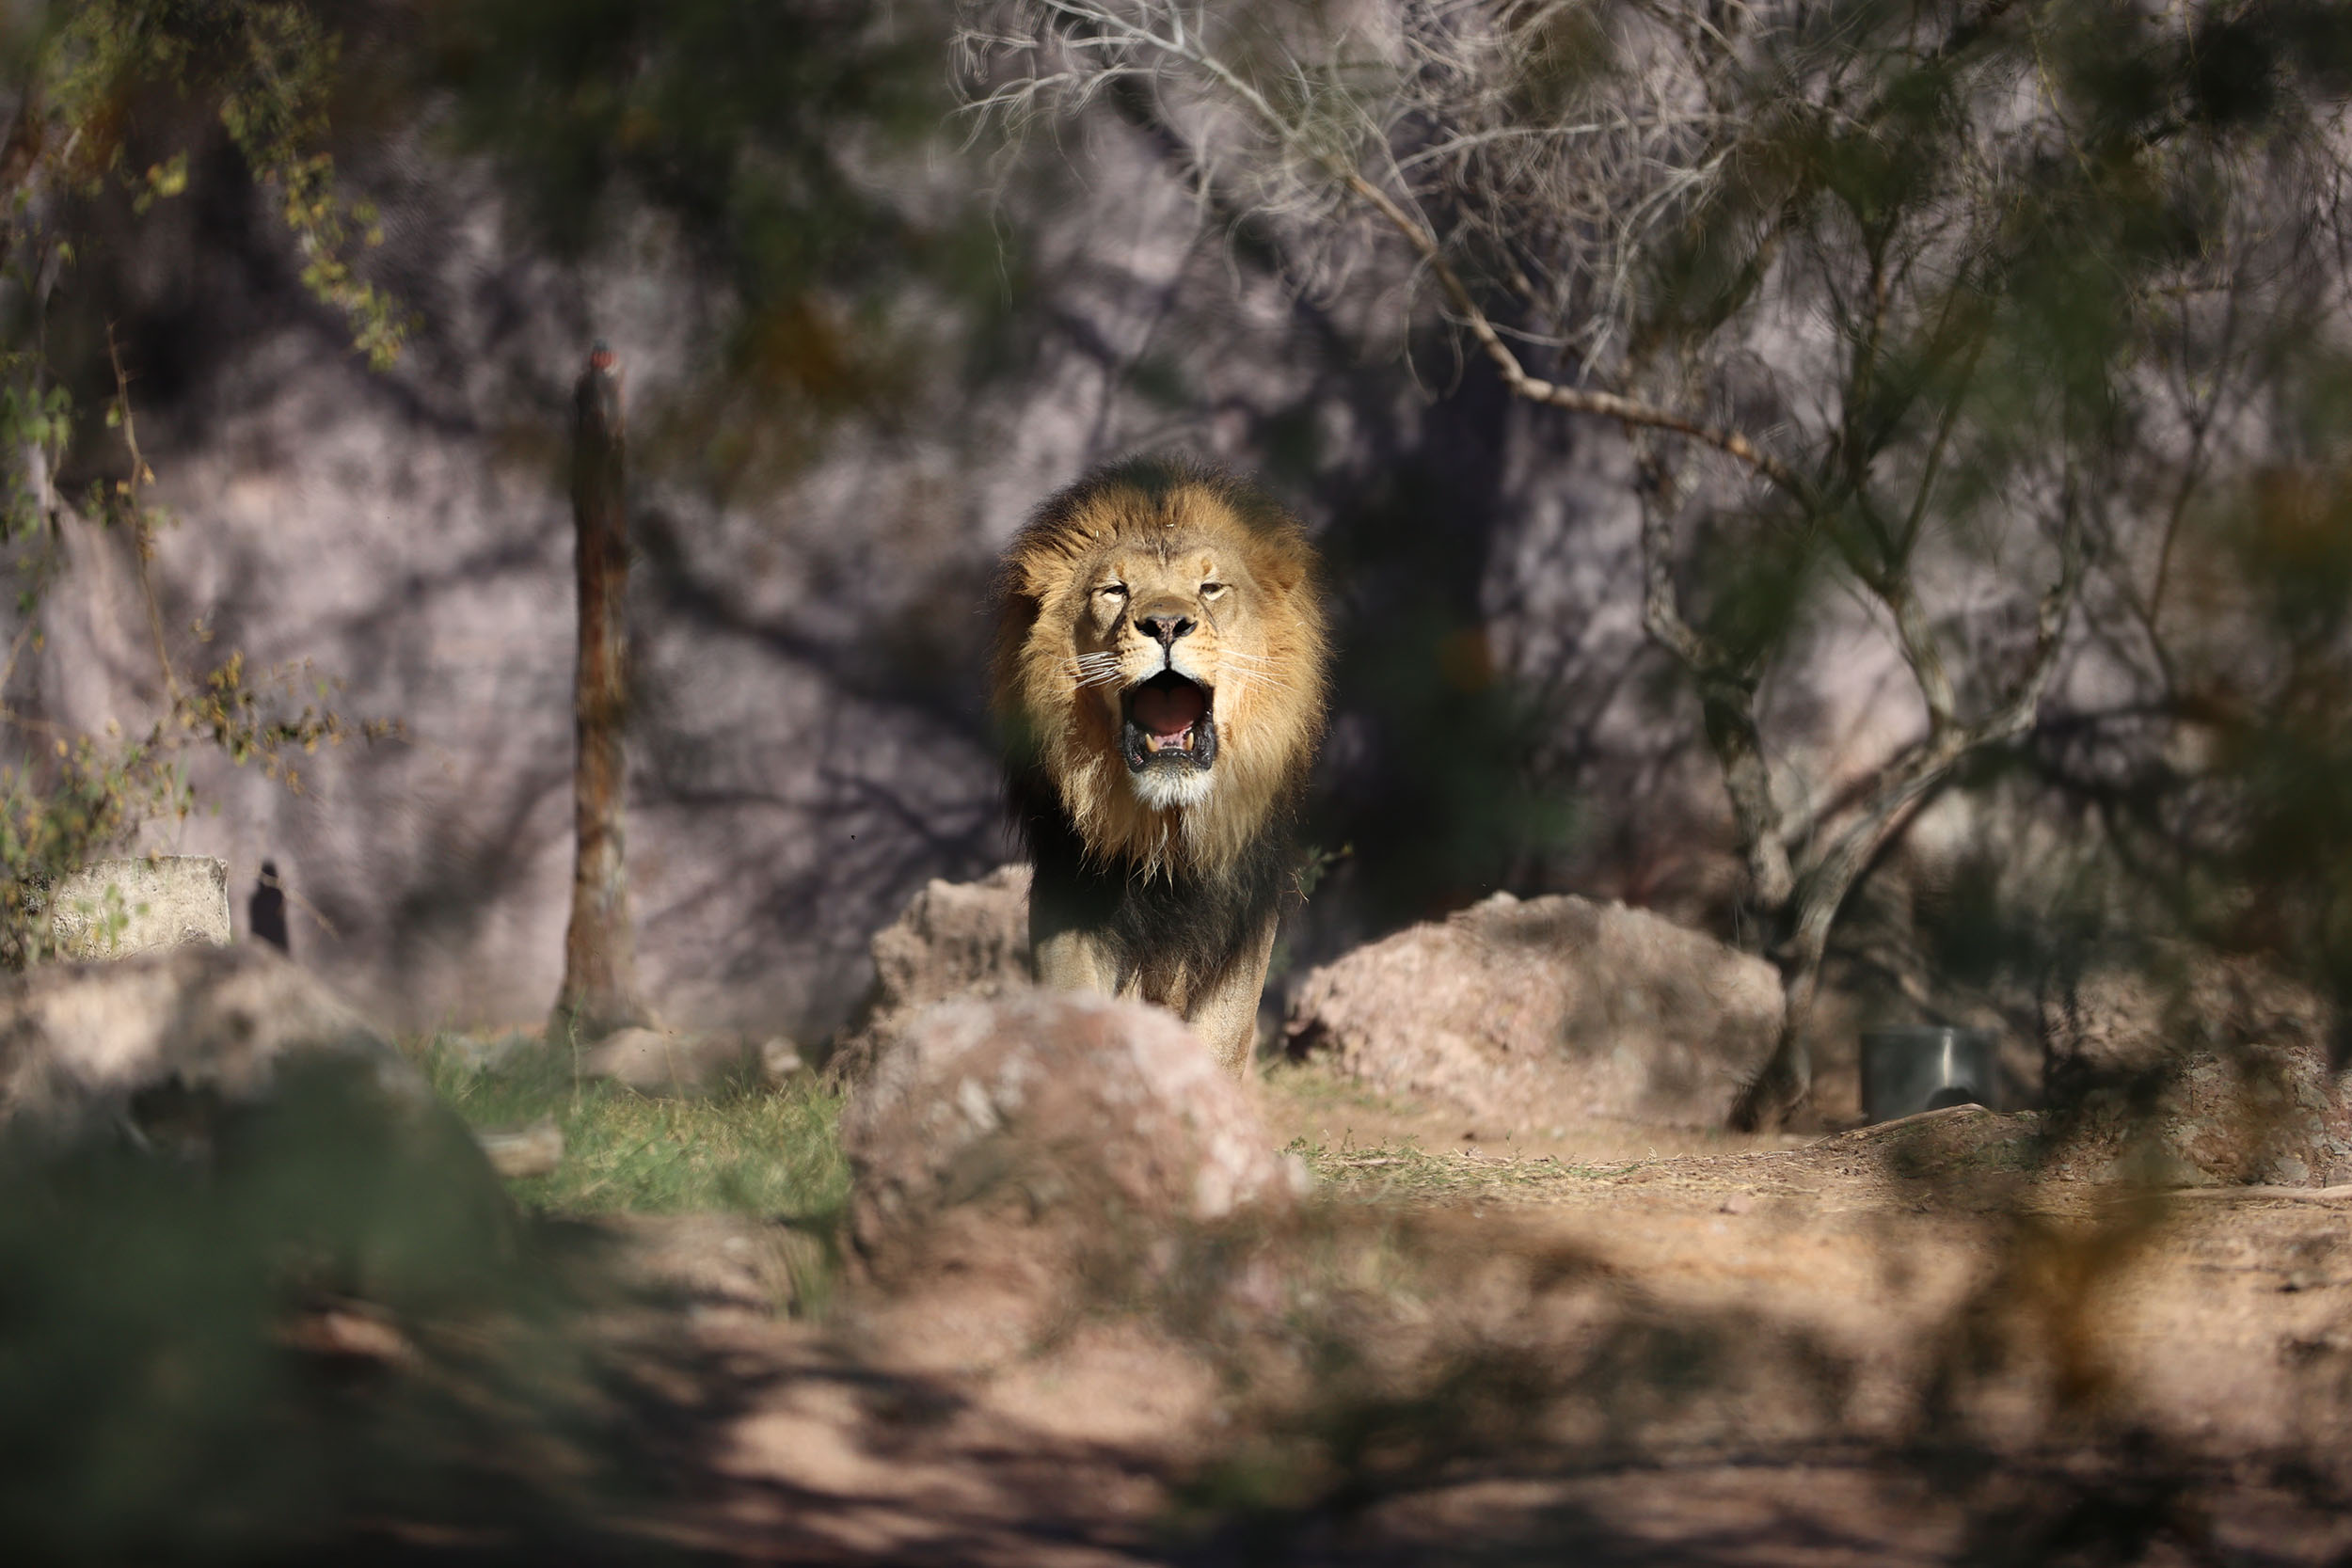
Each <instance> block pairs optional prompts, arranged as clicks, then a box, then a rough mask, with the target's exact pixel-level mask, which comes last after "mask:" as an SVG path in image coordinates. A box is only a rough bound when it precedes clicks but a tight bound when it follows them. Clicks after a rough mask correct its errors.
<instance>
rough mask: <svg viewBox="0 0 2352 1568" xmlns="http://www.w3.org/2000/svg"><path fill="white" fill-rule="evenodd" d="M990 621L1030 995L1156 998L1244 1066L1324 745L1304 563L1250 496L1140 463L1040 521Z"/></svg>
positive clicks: (1071, 493)
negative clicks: (1311, 776) (1022, 859)
mask: <svg viewBox="0 0 2352 1568" xmlns="http://www.w3.org/2000/svg"><path fill="white" fill-rule="evenodd" d="M996 610H997V621H996V626H997V632H996V653H995V661H994V670H993V705H994V707H995V711H996V716H997V721H998V723H999V725H1000V727H1001V730H1002V732H1003V735H1004V737H1005V742H1006V756H1005V763H1006V769H1005V771H1006V788H1007V797H1008V803H1009V806H1010V808H1011V811H1012V814H1013V818H1014V821H1015V825H1016V826H1017V827H1018V829H1019V830H1020V832H1021V834H1022V837H1023V839H1024V840H1025V843H1026V845H1027V848H1028V853H1029V861H1030V864H1031V866H1032V867H1033V877H1032V880H1031V883H1030V891H1029V942H1030V947H1031V950H1032V952H1033V953H1034V954H1035V956H1036V962H1037V974H1038V979H1039V982H1040V983H1041V984H1042V985H1044V986H1046V987H1047V988H1049V989H1052V990H1091V991H1099V992H1101V993H1103V994H1104V995H1108V996H1120V997H1137V998H1141V999H1142V1000H1144V1001H1147V1002H1155V1003H1158V1004H1159V1005H1161V1006H1165V1007H1168V1008H1169V1009H1171V1010H1172V1011H1174V1012H1175V1013H1177V1014H1178V1015H1179V1016H1181V1017H1182V1018H1183V1019H1184V1021H1185V1022H1187V1023H1189V1024H1190V1025H1191V1026H1192V1028H1193V1031H1194V1033H1195V1034H1197V1035H1198V1036H1199V1037H1200V1039H1201V1041H1202V1042H1203V1043H1204V1044H1205V1045H1207V1046H1208V1048H1209V1051H1210V1053H1211V1054H1213V1055H1214V1056H1215V1057H1216V1060H1217V1062H1218V1063H1219V1064H1220V1065H1221V1066H1223V1067H1224V1068H1225V1069H1227V1070H1229V1071H1232V1072H1233V1073H1235V1074H1241V1073H1245V1072H1247V1071H1248V1067H1249V1063H1250V1060H1251V1050H1250V1048H1251V1044H1252V1041H1253V1037H1254V1035H1255V1028H1256V1022H1257V1015H1258V1000H1259V997H1260V996H1261V995H1262V994H1263V991H1264V990H1265V975H1266V965H1267V963H1268V961H1269V960H1270V958H1272V956H1273V951H1274V935H1275V927H1276V924H1277V922H1278V920H1279V916H1280V913H1281V911H1282V908H1283V905H1284V903H1285V902H1286V899H1287V897H1288V896H1289V895H1291V893H1292V890H1294V889H1295V885H1296V883H1295V865H1294V857H1295V826H1294V824H1295V813H1296V806H1297V800H1298V797H1299V795H1300V793H1301V791H1302V790H1303V788H1304V786H1305V784H1306V780H1307V774H1308V770H1309V768H1311V767H1312V765H1313V762H1314V757H1315V750H1316V748H1317V746H1318V745H1319V744H1320V743H1321V741H1322V738H1323V714H1324V680H1325V673H1324V671H1325V664H1326V660H1327V647H1326V641H1325V629H1324V615H1323V607H1322V602H1321V598H1320V594H1319V590H1318V584H1317V563H1316V560H1315V552H1314V546H1312V545H1311V544H1310V543H1309V542H1308V539H1307V534H1306V531H1305V530H1304V529H1302V528H1301V527H1300V526H1299V524H1298V522H1297V520H1296V519H1295V518H1294V517H1292V516H1291V515H1289V514H1288V513H1286V512H1284V511H1283V510H1282V508H1281V507H1280V506H1279V505H1278V504H1277V503H1276V502H1275V501H1273V500H1272V499H1269V498H1268V497H1267V496H1265V495H1264V494H1263V492H1262V491H1260V490H1258V489H1257V488H1256V487H1255V486H1253V485H1250V484H1248V483H1244V482H1243V481H1241V480H1239V479H1236V478H1234V477H1233V476H1232V475H1230V474H1227V473H1224V472H1221V471H1219V470H1217V469H1215V468H1211V467H1205V466H1203V465H1200V464H1198V463H1195V462H1193V461H1191V460H1188V459H1184V458H1173V457H1142V458H1134V459H1130V460H1128V461H1125V462H1121V463H1117V464H1113V465H1111V466H1110V467H1105V468H1102V469H1099V470H1097V471H1096V472H1094V473H1092V474H1089V475H1088V476H1087V477H1086V478H1084V479H1082V480H1080V481H1079V482H1078V483H1075V484H1073V485H1071V486H1070V487H1069V488H1068V489H1066V490H1063V491H1060V492H1059V493H1057V494H1056V495H1055V496H1053V497H1051V498H1050V499H1047V500H1046V501H1045V503H1044V504H1043V505H1042V506H1041V507H1040V508H1039V509H1038V511H1037V513H1036V515H1034V516H1032V517H1031V518H1030V519H1029V521H1028V523H1027V525H1026V526H1025V527H1024V528H1023V529H1022V530H1021V531H1020V533H1019V534H1018V535H1016V536H1015V537H1014V539H1013V541H1012V544H1011V546H1010V547H1009V549H1008V550H1007V552H1006V556H1005V562H1004V569H1003V573H1002V575H1001V577H1000V578H999V579H998V584H997V594H996Z"/></svg>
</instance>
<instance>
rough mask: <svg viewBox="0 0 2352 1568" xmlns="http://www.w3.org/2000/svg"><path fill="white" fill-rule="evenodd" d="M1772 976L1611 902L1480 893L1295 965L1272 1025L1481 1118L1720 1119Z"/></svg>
mask: <svg viewBox="0 0 2352 1568" xmlns="http://www.w3.org/2000/svg"><path fill="white" fill-rule="evenodd" d="M1780 1014H1781V985H1780V975H1779V973H1778V972H1777V971H1776V970H1774V969H1773V968H1772V965H1770V964H1768V963H1766V962H1764V961H1763V960H1762V959H1760V958H1753V957H1751V956H1749V955H1747V954H1744V953H1740V952H1738V951H1736V950H1734V949H1732V948H1729V947H1726V946H1724V944H1723V943H1721V942H1716V941H1714V940H1713V939H1712V938H1710V937H1708V936H1706V935H1705V934H1703V933H1701V932H1698V931H1692V930H1690V929H1687V928H1686V927H1680V926H1677V925H1675V924H1674V923H1673V922H1672V921H1669V920H1665V919H1663V918H1661V917H1660V916H1658V915H1655V914H1651V913H1649V912H1648V911H1644V910H1636V909H1629V908H1627V907H1626V906H1625V905H1623V904H1596V903H1594V902H1592V901H1591V900H1589V899H1584V898H1577V897H1570V896H1558V897H1549V898H1534V899H1529V900H1527V901H1525V902H1521V901H1520V900H1518V899H1517V898H1514V897H1512V896H1511V895H1509V894H1497V895H1494V896H1493V897H1491V898H1488V899H1486V901H1485V902H1483V903H1480V904H1477V905H1474V906H1472V907H1471V908H1470V909H1467V910H1463V911H1458V912H1456V913H1455V914H1454V915H1452V916H1451V917H1449V918H1448V919H1446V920H1445V921H1443V922H1440V923H1435V924H1429V925H1422V926H1415V927H1411V928H1410V929H1407V930H1404V931H1400V932H1398V933H1397V934H1396V935H1394V936H1391V937H1389V938H1387V939H1385V940H1383V941H1380V942H1373V943H1371V944H1369V945H1367V946H1364V947H1361V948H1359V949H1357V950H1356V951H1355V952H1353V953H1350V954H1348V955H1347V956H1346V957H1344V958H1341V959H1340V960H1339V961H1338V962H1336V963H1333V964H1329V965H1327V966H1326V967H1324V968H1322V969H1318V970H1316V971H1314V972H1313V973H1312V974H1309V975H1308V976H1307V978H1306V980H1305V981H1304V982H1303V983H1302V984H1301V985H1300V986H1299V988H1298V990H1296V992H1295V993H1294V995H1293V997H1292V1001H1291V1006H1290V1012H1289V1015H1288V1017H1287V1019H1286V1020H1285V1022H1284V1023H1283V1026H1282V1034H1283V1037H1284V1039H1285V1040H1286V1041H1287V1042H1288V1045H1289V1048H1290V1050H1291V1052H1292V1053H1293V1054H1305V1053H1310V1052H1321V1053H1328V1054H1329V1055H1330V1057H1331V1059H1332V1060H1333V1061H1334V1062H1335V1063H1336V1064H1337V1065H1338V1066H1339V1068H1340V1069H1342V1070H1343V1071H1344V1072H1346V1073H1349V1074H1351V1075H1353V1076H1355V1077H1357V1078H1359V1079H1361V1080H1363V1081H1364V1082H1365V1083H1367V1084H1370V1085H1374V1086H1375V1087H1377V1088H1379V1089H1381V1090H1383V1091H1385V1092H1387V1093H1390V1094H1394V1095H1399V1096H1403V1097H1406V1098H1408V1099H1425V1100H1435V1101H1440V1102H1443V1103H1448V1104H1451V1105H1454V1106H1457V1107H1459V1108H1460V1109H1461V1110H1462V1111H1463V1112H1464V1113H1465V1114H1467V1115H1468V1116H1470V1117H1474V1118H1476V1119H1477V1121H1478V1122H1479V1123H1480V1125H1481V1126H1486V1125H1495V1126H1501V1127H1510V1128H1527V1127H1535V1126H1548V1125H1550V1124H1554V1123H1560V1122H1567V1121H1574V1120H1578V1119H1581V1118H1585V1117H1638V1118H1640V1119H1643V1120H1649V1121H1665V1122H1677V1123H1684V1124H1692V1125H1706V1126H1713V1125H1717V1124H1719V1123H1720V1122H1721V1121H1722V1119H1723V1116H1724V1109H1725V1108H1726V1107H1727V1106H1728V1105H1729V1104H1730V1103H1731V1099H1732V1096H1733V1094H1734V1093H1735V1092H1736V1091H1737V1089H1738V1087H1739V1085H1740V1083H1741V1082H1742V1081H1743V1079H1744V1076H1745V1075H1746V1074H1748V1073H1750V1072H1752V1071H1753V1070H1754V1069H1755V1068H1756V1065H1757V1064H1759V1063H1760V1062H1761V1061H1763V1059H1764V1057H1765V1056H1766V1054H1767V1053H1769V1051H1770V1049H1771V1046H1772V1038H1773V1036H1774V1034H1775V1032H1776V1031H1777V1030H1778V1028H1779V1025H1780Z"/></svg>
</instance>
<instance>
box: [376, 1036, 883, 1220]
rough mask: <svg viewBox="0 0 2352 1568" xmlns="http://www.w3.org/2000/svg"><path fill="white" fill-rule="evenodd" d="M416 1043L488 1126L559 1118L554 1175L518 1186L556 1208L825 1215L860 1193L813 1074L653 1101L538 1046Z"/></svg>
mask: <svg viewBox="0 0 2352 1568" xmlns="http://www.w3.org/2000/svg"><path fill="white" fill-rule="evenodd" d="M413 1050H414V1052H415V1053H416V1055H417V1056H418V1058H419V1060H420V1061H421V1064H422V1065H423V1067H424V1069H425V1071H426V1073H427V1075H428V1076H429V1077H430V1078H431V1079H432V1082H433V1085H434V1087H435V1088H436V1089H437V1091H439V1093H440V1095H441V1098H442V1099H444V1100H446V1101H448V1102H449V1103H450V1104H451V1105H452V1106H453V1107H454V1108H455V1109H456V1111H457V1113H458V1115H460V1116H461V1117H465V1119H466V1120H467V1122H468V1123H469V1124H470V1125H472V1126H474V1127H476V1128H481V1129H485V1130H487V1129H497V1128H516V1127H522V1126H526V1125H529V1124H530V1123H532V1122H535V1121H538V1120H540V1119H541V1118H543V1117H551V1118H553V1120H554V1121H555V1124H556V1125H557V1126H558V1127H559V1128H560V1129H562V1131H563V1133H564V1161H563V1164H561V1165H559V1166H558V1167H557V1168H556V1170H555V1171H554V1173H553V1174H552V1175H548V1176H542V1177H532V1178H530V1179H528V1180H516V1181H512V1182H510V1183H508V1185H509V1187H510V1188H511V1189H512V1191H513V1192H514V1194H515V1196H516V1199H517V1200H518V1201H520V1202H522V1203H523V1204H525V1205H527V1206H529V1207H531V1208H533V1209H537V1210H540V1211H542V1212H548V1213H557V1214H612V1213H662V1214H675V1213H686V1212H707V1211H711V1210H720V1211H729V1212H737V1213H747V1214H757V1215H761V1216H764V1217H770V1218H786V1219H791V1220H795V1221H801V1222H804V1223H805V1222H813V1221H822V1220H825V1219H828V1218H830V1217H831V1216H833V1215H834V1214H837V1213H838V1212H840V1210H841V1207H842V1204H843V1202H844V1201H845V1200H846V1198H847V1196H848V1193H849V1181H850V1179H849V1167H848V1165H847V1164H845V1163H844V1162H843V1160H842V1158H841V1145H840V1139H839V1137H838V1136H837V1134H836V1132H835V1125H834V1124H835V1121H836V1119H837V1118H838V1117H839V1115H840V1109H841V1100H840V1096H839V1095H838V1094H837V1093H835V1092H834V1091H833V1090H832V1089H830V1088H828V1087H826V1086H825V1085H822V1084H821V1083H819V1082H818V1081H817V1078H816V1075H815V1074H812V1073H803V1074H800V1075H798V1076H797V1077H796V1078H795V1079H794V1080H793V1081H792V1082H790V1083H788V1084H787V1085H784V1086H783V1087H781V1088H769V1087H766V1086H761V1085H733V1086H729V1087H725V1088H722V1089H721V1090H719V1091H718V1092H716V1093H714V1094H711V1095H709V1096H707V1097H705V1098H701V1099H684V1100H670V1099H652V1098H649V1097H647V1096H644V1095H641V1094H638V1093H636V1092H635V1091H633V1090H631V1089H628V1088H625V1087H623V1086H621V1085H617V1084H612V1083H603V1082H593V1081H590V1082H582V1081H578V1080H576V1079H575V1078H574V1077H573V1074H572V1067H571V1061H570V1058H569V1054H568V1053H564V1052H550V1051H547V1050H545V1049H542V1048H537V1047H526V1048H525V1049H523V1050H521V1051H519V1052H517V1053H516V1054H515V1055H514V1056H513V1057H512V1058H510V1059H508V1060H506V1061H504V1062H501V1064H500V1065H499V1067H498V1068H497V1069H495V1070H485V1069H478V1068H476V1067H474V1066H472V1065H470V1064H469V1062H468V1061H467V1060H466V1058H465V1056H464V1055H463V1053H460V1052H459V1051H457V1050H456V1049H454V1048H453V1046H452V1044H451V1042H449V1041H448V1040H446V1039H444V1038H442V1037H432V1038H429V1039H426V1040H423V1041H421V1042H418V1043H416V1044H415V1046H414V1047H413Z"/></svg>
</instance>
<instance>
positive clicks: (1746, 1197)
mask: <svg viewBox="0 0 2352 1568" xmlns="http://www.w3.org/2000/svg"><path fill="white" fill-rule="evenodd" d="M1755 1207H1756V1198H1755V1197H1754V1196H1752V1195H1751V1194H1748V1193H1734V1194H1732V1195H1731V1196H1729V1197H1727V1198H1724V1204H1723V1207H1722V1208H1721V1209H1719V1210H1717V1211H1716V1212H1718V1213H1722V1214H1744V1213H1746V1212H1748V1211H1749V1210H1751V1209H1753V1208H1755Z"/></svg>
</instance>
